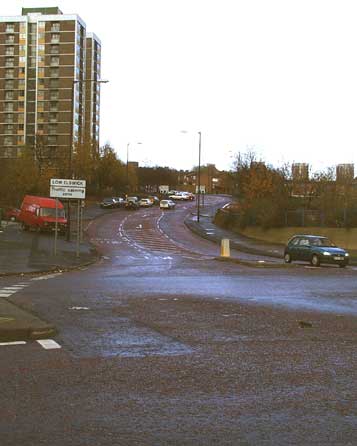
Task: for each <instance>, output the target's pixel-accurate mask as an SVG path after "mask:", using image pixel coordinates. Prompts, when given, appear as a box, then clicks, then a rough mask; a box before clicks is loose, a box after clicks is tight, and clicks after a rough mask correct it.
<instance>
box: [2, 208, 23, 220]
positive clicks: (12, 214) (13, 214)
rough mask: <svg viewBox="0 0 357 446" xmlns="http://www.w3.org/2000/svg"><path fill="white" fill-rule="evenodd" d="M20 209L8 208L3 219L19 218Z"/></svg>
mask: <svg viewBox="0 0 357 446" xmlns="http://www.w3.org/2000/svg"><path fill="white" fill-rule="evenodd" d="M19 215H20V209H17V208H8V209H6V210H5V212H4V219H5V220H10V221H17V220H18V219H19Z"/></svg>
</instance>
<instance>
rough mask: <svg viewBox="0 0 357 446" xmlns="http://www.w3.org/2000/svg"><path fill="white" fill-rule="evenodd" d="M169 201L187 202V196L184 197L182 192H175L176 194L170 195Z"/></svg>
mask: <svg viewBox="0 0 357 446" xmlns="http://www.w3.org/2000/svg"><path fill="white" fill-rule="evenodd" d="M169 199H170V200H176V201H178V200H185V196H184V195H182V193H181V192H175V194H173V195H169Z"/></svg>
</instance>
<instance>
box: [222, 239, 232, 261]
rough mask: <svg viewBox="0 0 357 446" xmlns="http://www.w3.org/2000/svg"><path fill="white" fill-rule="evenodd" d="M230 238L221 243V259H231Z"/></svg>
mask: <svg viewBox="0 0 357 446" xmlns="http://www.w3.org/2000/svg"><path fill="white" fill-rule="evenodd" d="M230 256H231V253H230V248H229V238H222V241H221V257H230Z"/></svg>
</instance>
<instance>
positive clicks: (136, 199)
mask: <svg viewBox="0 0 357 446" xmlns="http://www.w3.org/2000/svg"><path fill="white" fill-rule="evenodd" d="M126 201H127V202H129V201H133V202H134V203H137V202H138V201H139V198H138V197H127V198H126Z"/></svg>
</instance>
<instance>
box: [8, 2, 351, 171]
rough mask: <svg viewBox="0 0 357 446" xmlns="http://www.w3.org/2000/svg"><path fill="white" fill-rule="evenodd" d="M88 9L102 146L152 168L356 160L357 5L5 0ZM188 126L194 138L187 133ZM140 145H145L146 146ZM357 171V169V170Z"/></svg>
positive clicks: (16, 6) (11, 5) (15, 5)
mask: <svg viewBox="0 0 357 446" xmlns="http://www.w3.org/2000/svg"><path fill="white" fill-rule="evenodd" d="M22 6H25V7H35V6H59V8H60V9H61V10H62V12H63V13H64V14H70V13H77V14H78V15H79V16H81V18H82V19H83V20H84V22H85V23H86V25H87V30H88V31H91V32H95V33H96V34H97V35H98V37H99V38H100V39H101V41H102V78H103V79H104V78H105V79H108V80H109V83H108V84H105V85H103V86H102V104H101V144H104V143H106V142H109V143H110V144H111V145H112V146H113V147H114V148H115V149H116V151H117V153H118V155H119V157H120V158H121V159H122V160H123V161H126V148H127V144H128V143H130V148H129V160H131V161H139V162H140V164H141V165H145V164H146V165H169V166H172V167H176V168H191V167H192V166H194V165H196V164H197V162H198V134H197V132H198V131H201V132H202V163H215V164H216V166H217V167H218V168H220V169H227V168H229V167H230V165H231V157H232V154H234V153H237V152H238V151H243V152H244V151H246V150H247V149H248V148H251V149H253V150H255V151H256V152H257V153H258V154H259V155H260V156H261V157H262V158H263V159H265V160H266V161H267V162H270V163H272V164H274V165H279V164H281V163H283V162H307V163H310V165H312V166H313V168H315V169H319V168H323V167H325V166H329V165H334V164H336V163H345V162H356V161H357V26H356V23H357V2H356V1H355V0H244V1H243V0H117V1H116V2H112V1H109V0H101V1H100V2H88V0H85V1H84V0H76V1H75V2H74V1H73V0H58V1H48V0H39V1H38V2H37V1H36V0H31V1H27V0H23V1H19V0H3V1H2V4H1V11H2V14H3V15H18V14H20V12H21V7H22ZM182 130H186V131H188V133H181V131H182ZM138 142H140V143H142V144H140V145H139V144H137V143H138ZM356 170H357V166H356Z"/></svg>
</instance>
